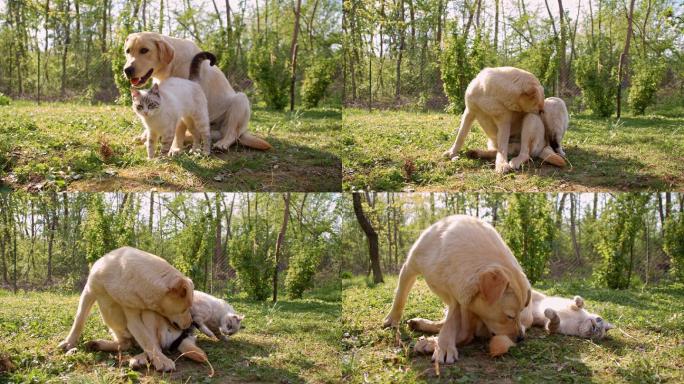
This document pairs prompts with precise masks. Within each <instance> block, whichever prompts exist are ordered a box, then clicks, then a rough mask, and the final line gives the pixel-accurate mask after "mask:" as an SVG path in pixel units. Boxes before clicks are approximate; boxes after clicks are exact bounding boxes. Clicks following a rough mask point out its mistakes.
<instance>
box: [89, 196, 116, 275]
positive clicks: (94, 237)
mask: <svg viewBox="0 0 684 384" xmlns="http://www.w3.org/2000/svg"><path fill="white" fill-rule="evenodd" d="M111 229H112V216H111V215H109V212H107V209H106V207H105V202H104V196H103V195H101V194H96V195H93V199H92V200H91V202H90V205H89V206H88V217H87V218H86V220H85V222H84V223H83V248H84V250H85V257H86V260H87V261H88V262H89V263H93V262H95V261H96V260H97V259H99V258H100V257H102V256H104V255H105V254H106V253H107V252H109V251H111V250H113V249H115V248H116V247H115V246H114V245H115V244H116V242H115V240H114V237H113V236H114V235H113V234H112V230H111Z"/></svg>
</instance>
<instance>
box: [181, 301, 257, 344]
mask: <svg viewBox="0 0 684 384" xmlns="http://www.w3.org/2000/svg"><path fill="white" fill-rule="evenodd" d="M190 311H191V313H192V320H193V321H194V322H195V323H196V324H197V327H198V328H199V330H200V331H201V332H202V333H204V334H205V335H207V336H209V337H211V338H212V339H214V338H216V337H217V336H218V338H219V339H221V340H224V341H227V340H228V338H227V336H232V335H234V334H235V333H237V331H239V330H240V328H241V325H240V322H241V321H242V319H244V316H243V315H239V314H237V313H236V312H235V309H233V307H232V306H231V305H230V304H228V303H227V302H226V301H225V300H221V299H219V298H216V297H214V296H212V295H210V294H208V293H204V292H202V291H195V292H194V295H193V302H192V308H191V309H190Z"/></svg>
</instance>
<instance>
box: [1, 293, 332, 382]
mask: <svg viewBox="0 0 684 384" xmlns="http://www.w3.org/2000/svg"><path fill="white" fill-rule="evenodd" d="M229 301H230V303H231V304H233V306H234V307H235V309H236V310H237V311H238V312H241V313H244V314H245V315H246V318H245V319H244V320H243V323H242V324H243V325H244V326H245V329H243V330H242V331H240V332H238V333H237V334H236V335H234V336H232V337H231V338H230V340H229V341H228V342H227V343H225V342H214V341H211V340H210V339H208V338H207V337H205V336H204V335H201V336H199V339H198V345H199V346H200V347H201V348H202V349H204V351H205V352H206V353H207V355H208V357H209V361H210V362H211V364H212V365H213V367H214V369H215V370H216V373H215V375H214V377H213V378H209V377H208V375H209V373H210V369H209V367H208V366H206V365H201V364H199V363H195V362H192V361H190V360H187V359H185V358H180V359H179V360H177V361H176V368H177V370H176V371H175V372H173V373H170V374H169V373H167V374H161V373H155V372H145V371H141V372H137V371H132V370H130V369H129V368H128V366H127V364H128V363H127V360H128V358H129V357H131V356H132V355H133V353H138V352H139V351H138V350H137V349H136V350H134V351H129V352H125V353H124V354H123V356H122V360H121V361H119V359H118V357H117V356H116V355H115V354H109V353H103V352H86V351H84V350H83V349H82V344H81V345H80V346H79V350H78V352H77V353H75V354H73V355H70V356H66V355H65V354H63V353H62V352H61V351H59V350H58V349H57V344H59V342H60V341H61V340H62V339H63V338H64V337H65V336H66V335H67V333H68V332H69V328H70V327H71V323H72V320H73V316H74V313H75V312H76V307H77V305H78V296H77V295H74V294H68V295H65V294H54V293H38V292H29V293H20V294H18V295H16V296H15V295H13V294H12V293H10V292H8V291H0V302H2V305H1V306H0V357H2V356H9V358H10V359H11V361H12V363H13V364H14V365H15V366H16V370H15V371H13V372H11V373H2V372H1V370H0V382H10V383H28V382H35V383H42V382H68V383H92V382H97V383H120V382H121V383H123V382H129V379H131V380H132V381H133V382H137V381H140V382H144V383H157V382H172V383H186V382H190V383H194V382H206V383H226V382H228V383H230V382H240V383H248V382H260V383H263V382H276V383H303V382H308V383H328V382H337V381H338V380H339V377H340V357H339V352H340V349H339V335H340V328H339V322H340V310H341V302H340V287H339V285H335V286H331V287H325V288H321V289H318V290H314V291H313V292H311V293H308V294H305V297H304V298H303V299H300V300H281V301H279V302H278V304H277V305H276V306H273V305H271V304H270V302H269V303H261V302H254V301H250V300H247V299H245V298H243V297H238V298H234V299H230V300H229ZM96 307H97V306H96ZM96 307H95V308H96ZM96 312H97V310H94V311H93V312H92V313H91V315H90V317H89V319H88V322H87V326H86V328H85V331H84V334H83V336H82V337H81V342H82V343H83V342H85V341H87V340H92V339H94V338H103V337H108V334H107V332H106V328H105V326H104V324H103V323H102V320H101V319H100V316H99V314H98V313H96ZM177 356H178V353H175V354H174V355H173V356H172V358H173V359H175V358H176V357H177Z"/></svg>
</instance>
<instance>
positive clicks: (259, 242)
mask: <svg viewBox="0 0 684 384" xmlns="http://www.w3.org/2000/svg"><path fill="white" fill-rule="evenodd" d="M257 232H258V231H256V230H247V231H245V232H244V233H241V234H236V235H235V236H234V237H233V238H231V240H230V245H229V249H230V253H231V259H230V260H231V264H232V265H233V267H234V268H235V271H236V273H237V277H238V281H239V283H240V287H241V288H242V289H244V290H245V292H247V294H248V295H249V296H250V297H252V298H253V299H256V300H266V299H268V297H269V296H270V294H271V289H272V287H271V283H272V276H273V268H274V267H275V257H274V256H275V255H274V254H273V252H272V248H273V247H272V246H271V245H272V244H271V243H272V241H269V240H268V239H267V240H264V239H258V238H257Z"/></svg>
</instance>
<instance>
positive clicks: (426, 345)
mask: <svg viewBox="0 0 684 384" xmlns="http://www.w3.org/2000/svg"><path fill="white" fill-rule="evenodd" d="M436 345H437V338H436V337H425V336H421V337H420V338H419V339H418V341H416V345H414V346H413V352H414V353H416V354H419V355H432V354H433V353H434V352H435V346H436Z"/></svg>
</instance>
